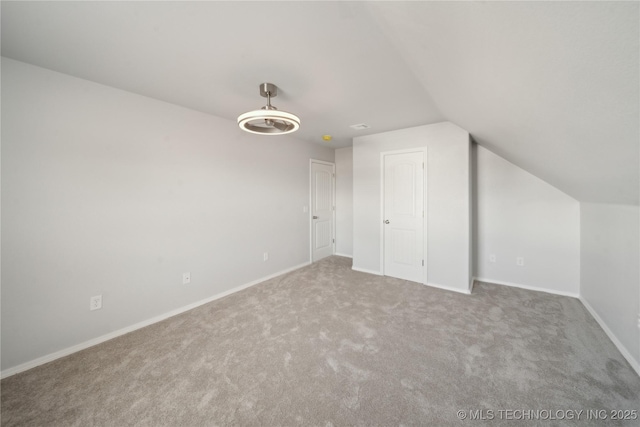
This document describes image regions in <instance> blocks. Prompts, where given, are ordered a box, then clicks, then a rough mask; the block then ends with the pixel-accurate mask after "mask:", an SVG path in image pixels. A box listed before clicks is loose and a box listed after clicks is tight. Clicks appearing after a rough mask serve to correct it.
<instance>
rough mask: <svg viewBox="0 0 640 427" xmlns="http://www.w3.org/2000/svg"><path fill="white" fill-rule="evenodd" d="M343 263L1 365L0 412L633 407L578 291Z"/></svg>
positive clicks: (440, 414)
mask: <svg viewBox="0 0 640 427" xmlns="http://www.w3.org/2000/svg"><path fill="white" fill-rule="evenodd" d="M350 267H351V260H349V259H347V258H341V257H330V258H327V259H325V260H322V261H320V262H318V263H316V264H313V265H311V266H308V267H305V268H303V269H300V270H297V271H294V272H292V273H289V274H286V275H283V276H280V277H277V278H275V279H272V280H269V281H267V282H264V283H262V284H259V285H256V286H254V287H252V288H249V289H247V290H244V291H242V292H239V293H236V294H233V295H230V296H228V297H225V298H223V299H220V300H218V301H214V302H212V303H209V304H207V305H204V306H201V307H199V308H196V309H194V310H192V311H189V312H187V313H184V314H181V315H179V316H176V317H173V318H171V319H168V320H166V321H163V322H160V323H157V324H155V325H152V326H149V327H146V328H144V329H141V330H138V331H136V332H133V333H130V334H127V335H124V336H122V337H119V338H116V339H114V340H111V341H109V342H106V343H103V344H100V345H97V346H95V347H92V348H90V349H87V350H84V351H81V352H79V353H75V354H73V355H71V356H68V357H65V358H63V359H60V360H57V361H54V362H51V363H49V364H47V365H43V366H41V367H37V368H34V369H32V370H30V371H27V372H24V373H21V374H18V375H14V376H12V377H9V378H7V379H5V380H3V381H2V383H1V386H2V425H3V426H14V425H20V426H94V425H95V426H102V425H104V426H128V425H139V426H209V425H264V426H270V425H318V426H328V425H333V426H339V425H385V426H386V425H434V426H446V425H464V424H467V425H473V424H491V425H502V424H510V425H514V424H515V425H548V426H551V425H564V424H570V425H581V426H582V425H603V424H612V425H615V424H620V425H638V424H639V422H638V421H637V420H636V421H629V422H626V423H617V422H613V421H611V419H610V416H609V417H608V419H607V421H606V422H603V421H600V420H595V419H594V414H600V415H602V414H603V413H602V412H598V413H593V412H592V413H591V419H587V413H586V411H587V410H592V411H593V410H606V411H610V410H636V411H637V410H640V378H639V377H638V376H637V375H636V373H635V372H634V371H633V370H632V368H631V367H630V366H629V365H628V363H627V362H626V361H625V360H624V358H623V357H622V355H621V354H620V353H619V352H618V351H617V349H616V348H615V347H614V345H613V344H612V343H611V341H610V340H609V339H608V338H607V336H606V335H605V333H604V332H603V331H602V329H600V327H599V326H598V325H597V323H596V322H595V321H594V320H593V318H592V317H591V316H590V315H589V314H588V312H587V311H586V310H585V309H584V308H583V306H582V305H581V303H580V302H579V301H578V300H576V299H574V298H568V297H561V296H555V295H549V294H545V293H541V292H533V291H527V290H522V289H515V288H508V287H504V286H497V285H490V284H484V283H480V284H477V285H476V287H475V289H474V292H473V294H472V295H471V296H468V295H461V294H456V293H453V292H448V291H443V290H438V289H433V288H429V287H425V286H422V285H419V284H416V283H411V282H405V281H402V280H398V279H393V278H387V277H378V276H372V275H368V274H364V273H358V272H354V271H352V270H351V268H350ZM459 410H463V411H465V412H464V414H465V415H466V416H467V419H466V420H464V421H461V420H459V419H458V414H457V413H458V411H459ZM510 410H511V411H514V412H512V413H509V412H507V411H510ZM518 410H519V411H521V412H518ZM572 410H576V411H578V410H584V411H585V412H584V413H582V414H581V416H580V419H579V420H577V421H576V420H575V418H576V417H577V414H578V413H573V415H571V416H572V417H573V418H574V420H573V421H568V420H567V419H566V418H567V417H568V416H570V415H569V413H568V412H557V411H572ZM469 411H474V412H469ZM501 411H502V412H501ZM522 411H525V412H522ZM527 411H529V412H527ZM545 411H551V413H548V412H545ZM509 416H511V418H513V419H514V420H516V421H511V420H509ZM535 416H537V417H539V418H542V420H537V421H535V420H528V421H517V419H518V418H520V419H521V418H523V417H528V418H531V417H535ZM469 417H472V418H484V419H485V420H489V421H485V422H480V421H474V420H472V419H470V418H469ZM561 418H565V419H564V420H563V419H561Z"/></svg>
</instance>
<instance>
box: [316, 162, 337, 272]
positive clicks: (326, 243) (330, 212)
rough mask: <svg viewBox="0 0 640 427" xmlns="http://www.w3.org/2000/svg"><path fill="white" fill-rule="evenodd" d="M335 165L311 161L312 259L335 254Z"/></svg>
mask: <svg viewBox="0 0 640 427" xmlns="http://www.w3.org/2000/svg"><path fill="white" fill-rule="evenodd" d="M334 169H335V165H333V164H329V163H316V162H311V260H312V261H313V262H315V261H318V260H319V259H322V258H324V257H328V256H329V255H333V243H334V240H333V239H334V237H333V229H334V205H333V199H334V197H333V191H334V189H333V182H334V179H333V178H334Z"/></svg>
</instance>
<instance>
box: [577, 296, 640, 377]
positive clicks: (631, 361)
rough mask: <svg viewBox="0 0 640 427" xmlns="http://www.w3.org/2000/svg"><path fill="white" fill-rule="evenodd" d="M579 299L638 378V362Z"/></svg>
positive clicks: (639, 367) (584, 301)
mask: <svg viewBox="0 0 640 427" xmlns="http://www.w3.org/2000/svg"><path fill="white" fill-rule="evenodd" d="M579 299H580V302H582V305H584V307H585V308H586V309H587V311H588V312H589V313H590V314H591V315H592V316H593V318H594V319H596V322H598V324H599V325H600V327H601V328H602V330H603V331H604V333H605V334H607V336H608V337H609V339H610V340H611V341H612V342H613V344H614V345H615V346H616V347H617V348H618V350H619V351H620V353H622V355H623V356H624V358H625V359H627V362H629V364H630V365H631V367H632V368H633V369H634V370H635V371H636V373H637V374H638V376H640V362H638V361H637V360H635V359H634V358H633V356H632V355H631V353H629V350H627V348H626V347H625V346H624V345H623V344H622V343H621V342H620V341H619V340H618V338H617V337H616V336H615V334H614V333H613V332H612V331H611V329H609V327H608V326H607V324H606V323H605V322H604V320H602V318H601V317H600V316H599V315H598V313H597V312H596V311H595V310H594V308H593V307H591V305H590V304H589V303H588V302H587V300H585V299H584V298H582V297H579Z"/></svg>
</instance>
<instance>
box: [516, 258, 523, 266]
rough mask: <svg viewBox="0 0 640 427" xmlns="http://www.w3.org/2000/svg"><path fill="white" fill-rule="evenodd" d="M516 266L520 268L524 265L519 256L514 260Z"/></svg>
mask: <svg viewBox="0 0 640 427" xmlns="http://www.w3.org/2000/svg"><path fill="white" fill-rule="evenodd" d="M516 265H519V266H520V267H522V266H523V265H524V258H522V257H521V256H519V257H518V258H516Z"/></svg>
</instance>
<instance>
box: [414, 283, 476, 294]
mask: <svg viewBox="0 0 640 427" xmlns="http://www.w3.org/2000/svg"><path fill="white" fill-rule="evenodd" d="M425 285H426V286H431V287H432V288H438V289H444V290H445V291H453V292H458V293H460V294H465V295H471V290H469V289H459V288H454V287H453V286H447V285H439V284H437V283H425Z"/></svg>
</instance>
